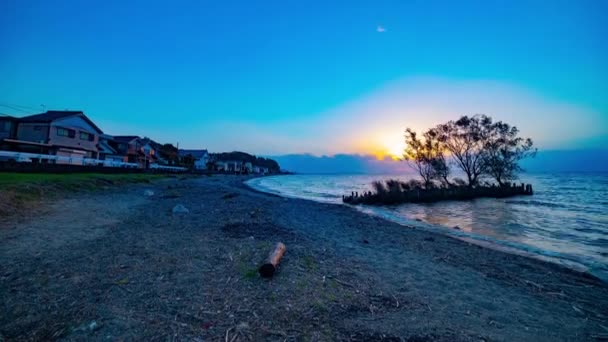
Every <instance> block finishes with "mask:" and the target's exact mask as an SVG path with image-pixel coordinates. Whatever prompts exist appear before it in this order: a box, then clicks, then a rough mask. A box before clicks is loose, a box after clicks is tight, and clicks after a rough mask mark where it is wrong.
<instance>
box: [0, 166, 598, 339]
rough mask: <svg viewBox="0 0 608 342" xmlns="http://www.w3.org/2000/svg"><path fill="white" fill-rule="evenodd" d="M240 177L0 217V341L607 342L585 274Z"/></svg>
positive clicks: (72, 200)
mask: <svg viewBox="0 0 608 342" xmlns="http://www.w3.org/2000/svg"><path fill="white" fill-rule="evenodd" d="M247 179H248V178H247V177H243V176H221V175H214V176H212V177H199V178H185V177H182V178H180V177H173V178H168V179H161V180H154V181H153V182H151V183H146V184H132V185H127V186H121V187H112V186H108V187H107V189H105V190H104V191H98V192H84V193H76V194H73V195H69V196H64V197H63V198H60V199H57V198H55V199H53V200H52V201H48V202H46V203H42V204H41V206H40V208H38V209H37V210H35V211H34V210H29V211H24V212H22V213H20V215H11V216H9V217H6V218H5V217H3V218H2V224H1V225H0V226H1V227H0V301H1V302H2V308H1V312H2V315H0V341H2V340H7V341H12V340H60V339H61V340H107V339H110V340H194V341H218V340H221V341H258V340H277V341H279V340H280V341H284V340H304V341H308V340H312V341H336V340H337V341H340V340H342V341H376V340H383V341H400V340H405V341H436V340H438V341H480V340H481V341H513V340H517V341H559V340H564V341H585V340H591V341H593V340H601V339H608V285H607V284H606V283H605V282H602V281H601V280H599V279H597V278H595V277H593V276H591V275H588V274H586V273H580V272H577V271H574V270H570V269H567V268H564V267H561V266H558V265H555V264H552V263H548V262H544V261H540V260H536V259H532V258H527V257H524V256H519V255H513V254H508V253H504V252H501V251H497V250H493V249H488V248H483V247H480V246H478V245H474V244H471V243H468V242H466V241H462V240H458V239H455V238H452V237H449V236H444V235H441V234H437V233H433V232H429V231H426V230H422V229H416V228H414V227H404V226H403V225H399V224H397V223H393V222H389V221H386V220H383V219H381V218H378V217H374V216H370V215H366V214H364V213H361V212H359V211H357V210H354V209H353V208H350V207H347V206H343V205H336V204H323V203H317V202H312V201H308V200H302V199H293V198H283V197H279V196H276V195H271V194H265V193H261V192H258V191H255V190H253V189H250V188H249V187H247V186H246V185H245V184H243V181H245V180H247ZM146 190H150V191H151V192H152V193H153V194H152V195H151V196H146V195H145V192H146ZM148 194H150V193H148ZM178 204H182V205H183V206H185V207H186V208H187V209H188V210H189V212H188V213H173V212H172V209H173V208H174V207H175V206H176V205H178ZM279 241H280V242H283V243H285V245H286V246H287V252H286V254H285V256H284V258H283V260H282V262H281V264H280V266H279V268H278V271H277V273H276V274H275V276H274V277H273V278H272V279H271V280H267V279H263V278H260V277H259V276H258V274H257V268H258V267H259V266H260V264H261V263H262V262H263V260H264V259H265V257H266V256H267V255H268V253H270V251H271V250H272V248H273V246H274V244H275V243H276V242H279Z"/></svg>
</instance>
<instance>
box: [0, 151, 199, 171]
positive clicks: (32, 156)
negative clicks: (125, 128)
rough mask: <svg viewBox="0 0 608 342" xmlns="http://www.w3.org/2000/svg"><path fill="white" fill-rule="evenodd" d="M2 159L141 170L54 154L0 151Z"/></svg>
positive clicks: (160, 167) (156, 167)
mask: <svg viewBox="0 0 608 342" xmlns="http://www.w3.org/2000/svg"><path fill="white" fill-rule="evenodd" d="M0 158H1V159H6V160H14V161H15V162H18V163H31V162H33V161H34V160H50V161H54V162H55V163H57V162H60V164H69V165H83V166H104V167H120V168H130V169H136V168H139V164H137V163H126V162H122V161H116V160H111V159H106V160H102V159H95V158H78V157H65V156H57V155H52V154H37V153H26V152H15V151H1V150H0ZM150 169H154V170H164V171H173V172H176V171H177V172H179V171H186V170H188V169H187V168H185V167H178V166H165V165H159V164H151V165H150Z"/></svg>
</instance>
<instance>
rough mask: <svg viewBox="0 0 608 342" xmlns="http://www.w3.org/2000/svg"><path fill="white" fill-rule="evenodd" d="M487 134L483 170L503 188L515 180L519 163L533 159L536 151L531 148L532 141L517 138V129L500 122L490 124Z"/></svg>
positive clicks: (519, 169) (518, 170) (519, 168)
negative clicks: (528, 158) (506, 183)
mask: <svg viewBox="0 0 608 342" xmlns="http://www.w3.org/2000/svg"><path fill="white" fill-rule="evenodd" d="M488 132H489V134H488V135H487V136H486V137H485V141H484V146H483V149H484V165H485V170H486V172H487V173H488V175H490V176H491V177H493V178H494V179H495V180H496V182H498V185H500V186H503V185H505V182H508V181H511V180H513V179H516V178H517V173H518V172H520V171H522V169H521V167H520V166H519V164H518V163H519V161H520V160H522V159H524V158H527V157H534V155H535V154H536V149H535V148H533V147H532V145H533V143H532V139H530V138H526V139H524V138H521V137H518V136H517V135H518V134H519V130H518V129H517V127H515V126H510V125H509V124H507V123H503V122H502V121H498V122H496V123H494V124H490V125H489V127H488Z"/></svg>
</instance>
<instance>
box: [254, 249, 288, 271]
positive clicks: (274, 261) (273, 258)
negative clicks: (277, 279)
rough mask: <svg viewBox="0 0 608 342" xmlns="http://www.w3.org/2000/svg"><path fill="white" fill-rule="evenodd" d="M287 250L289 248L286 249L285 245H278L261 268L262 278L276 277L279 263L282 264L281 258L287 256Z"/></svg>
mask: <svg viewBox="0 0 608 342" xmlns="http://www.w3.org/2000/svg"><path fill="white" fill-rule="evenodd" d="M286 249H287V247H285V244H284V243H282V242H277V245H276V246H275V247H274V250H273V251H272V253H270V255H269V256H268V259H267V260H266V262H265V263H264V265H262V266H260V269H259V270H258V271H259V272H260V275H261V276H262V277H264V278H270V277H272V276H273V275H274V271H276V269H277V266H278V265H279V262H281V258H282V257H283V254H285V250H286Z"/></svg>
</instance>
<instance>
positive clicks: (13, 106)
mask: <svg viewBox="0 0 608 342" xmlns="http://www.w3.org/2000/svg"><path fill="white" fill-rule="evenodd" d="M0 106H2V107H7V108H11V109H13V110H18V111H22V112H27V113H30V112H31V111H39V110H40V109H39V108H35V107H31V106H23V105H18V104H14V103H7V102H3V103H0ZM41 106H42V107H43V108H45V107H46V106H44V105H41Z"/></svg>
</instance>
